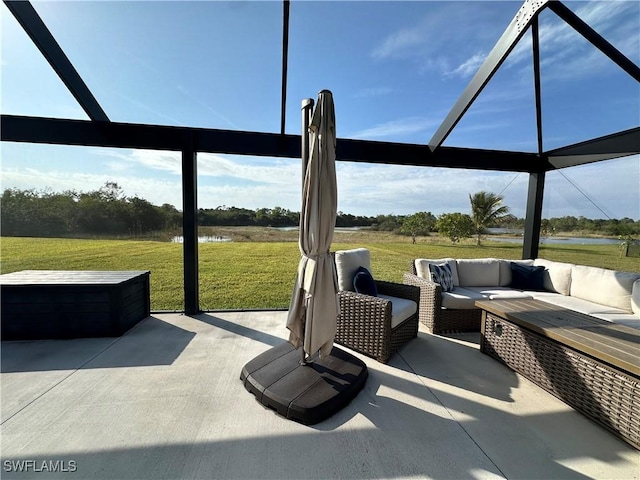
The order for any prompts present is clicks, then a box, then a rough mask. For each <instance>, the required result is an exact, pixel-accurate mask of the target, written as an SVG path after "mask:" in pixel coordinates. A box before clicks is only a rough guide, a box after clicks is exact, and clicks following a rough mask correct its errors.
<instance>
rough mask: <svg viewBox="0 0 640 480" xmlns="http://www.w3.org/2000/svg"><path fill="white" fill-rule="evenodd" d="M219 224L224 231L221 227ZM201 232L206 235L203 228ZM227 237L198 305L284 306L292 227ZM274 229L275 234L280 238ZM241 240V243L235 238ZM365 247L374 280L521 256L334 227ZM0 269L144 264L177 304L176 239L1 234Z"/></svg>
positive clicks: (581, 250) (292, 255) (580, 254)
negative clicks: (423, 264) (430, 263)
mask: <svg viewBox="0 0 640 480" xmlns="http://www.w3.org/2000/svg"><path fill="white" fill-rule="evenodd" d="M223 230H224V231H223ZM207 234H210V233H209V232H207ZM214 234H218V235H224V236H235V237H236V238H234V241H233V242H227V243H204V244H200V246H199V250H198V257H199V273H200V306H201V308H202V309H203V310H215V309H261V308H287V307H288V304H289V299H290V296H291V290H292V288H293V280H294V277H295V273H296V270H297V267H298V260H299V259H300V252H299V250H298V244H297V241H296V239H297V233H295V232H284V233H282V234H276V233H274V232H273V231H271V229H260V228H255V229H246V228H238V229H231V230H229V229H218V231H216V232H215V233H214ZM278 235H280V236H278ZM240 238H244V241H239V240H240ZM356 247H366V248H368V249H369V250H370V251H371V258H372V270H373V274H374V276H375V277H376V278H379V279H381V280H389V281H401V279H402V274H403V272H405V271H407V267H408V265H409V262H410V261H411V259H413V258H441V257H454V258H479V257H495V258H505V259H519V258H521V252H522V247H521V246H520V245H518V244H509V243H499V242H491V241H486V242H485V244H484V245H483V246H482V247H476V246H475V245H474V244H473V242H472V241H468V242H467V243H463V244H461V245H451V244H450V243H449V242H448V241H447V240H442V239H439V238H438V237H429V238H419V239H418V243H417V244H415V245H413V244H411V240H410V239H409V238H406V237H399V236H397V235H393V234H390V233H382V232H366V231H363V232H358V233H339V234H337V235H336V237H335V241H334V243H333V245H332V250H343V249H348V248H356ZM539 256H540V257H542V258H546V259H549V260H556V261H562V262H569V263H576V264H582V265H592V266H598V267H604V268H611V269H615V270H623V271H630V272H640V259H638V258H625V257H622V258H621V257H620V250H619V247H618V245H544V246H541V248H540V254H539ZM0 262H1V267H0V271H1V273H10V272H14V271H18V270H150V271H151V308H152V310H182V309H183V301H184V294H183V286H182V245H181V244H179V243H170V242H159V241H147V240H102V239H101V240H91V239H59V238H13V237H3V238H2V240H1V243H0Z"/></svg>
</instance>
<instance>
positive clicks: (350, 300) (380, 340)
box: [334, 248, 420, 363]
mask: <svg viewBox="0 0 640 480" xmlns="http://www.w3.org/2000/svg"><path fill="white" fill-rule="evenodd" d="M334 255H335V256H336V270H337V273H338V285H339V288H340V291H339V292H338V301H339V304H340V316H339V317H338V322H337V326H336V336H335V342H336V343H338V344H340V345H344V346H345V347H348V348H351V349H352V350H355V351H357V352H360V353H363V354H365V355H368V356H370V357H373V358H375V359H376V360H378V361H379V362H382V363H386V362H387V361H388V359H389V357H390V356H391V354H392V353H393V352H395V351H396V350H398V348H400V347H401V346H402V345H404V344H405V343H407V342H408V341H409V340H411V339H412V338H415V337H416V336H417V335H418V310H419V305H418V304H419V301H420V289H419V288H416V287H413V286H411V285H403V284H400V283H392V282H384V281H380V280H376V281H375V284H376V287H377V290H378V295H379V296H376V297H373V296H369V295H365V294H362V293H356V292H355V291H352V289H353V286H352V285H353V275H354V271H355V270H357V268H358V267H359V266H363V267H365V268H367V269H368V270H369V271H370V268H371V267H370V261H369V251H368V250H366V249H363V248H361V249H355V250H343V251H339V252H335V254H334ZM349 287H351V288H349ZM390 297H391V298H390ZM394 298H396V299H397V300H398V301H397V302H396V305H400V304H401V303H402V304H407V302H400V301H399V300H400V299H405V300H410V301H411V302H415V306H414V308H415V313H411V314H410V315H409V316H408V318H406V319H404V320H401V321H400V322H399V323H398V322H397V319H393V320H394V321H393V322H392V318H393V314H394V311H393V310H394ZM400 318H402V317H400ZM395 323H398V324H397V325H395V326H394V324H395Z"/></svg>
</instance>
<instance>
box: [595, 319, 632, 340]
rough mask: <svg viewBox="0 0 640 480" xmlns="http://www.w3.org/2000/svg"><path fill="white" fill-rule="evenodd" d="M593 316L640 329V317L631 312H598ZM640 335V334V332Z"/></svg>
mask: <svg viewBox="0 0 640 480" xmlns="http://www.w3.org/2000/svg"><path fill="white" fill-rule="evenodd" d="M593 316H594V317H596V318H599V319H601V320H606V321H607V322H611V323H615V324H616V325H625V326H627V327H631V328H637V329H638V330H640V317H639V316H637V315H632V314H631V313H617V314H613V313H596V314H595V315H593ZM638 335H640V332H639V333H638ZM639 340H640V339H639Z"/></svg>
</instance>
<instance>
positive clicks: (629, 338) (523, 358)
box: [479, 302, 640, 449]
mask: <svg viewBox="0 0 640 480" xmlns="http://www.w3.org/2000/svg"><path fill="white" fill-rule="evenodd" d="M540 303H542V302H540ZM545 305H546V304H545ZM479 306H480V307H481V308H483V305H480V304H479ZM487 308H488V306H487ZM492 310H495V308H492ZM550 312H552V315H555V318H556V319H560V318H561V317H562V314H563V312H562V311H561V310H560V311H559V310H558V309H557V308H556V309H554V310H553V311H551V310H550V309H549V310H546V311H545V312H544V313H543V314H541V317H543V318H544V315H545V314H546V315H550ZM567 312H569V311H567ZM534 313H535V311H534V310H533V309H529V310H526V311H524V312H523V313H522V315H518V313H514V312H513V311H511V312H509V313H508V314H507V313H505V314H503V315H498V314H496V313H492V312H488V311H486V310H484V311H483V318H482V341H481V351H482V352H484V353H486V354H488V355H490V356H492V357H494V358H496V359H498V360H499V361H501V362H503V363H505V364H506V365H507V366H509V367H510V368H512V369H513V370H515V371H516V372H518V373H520V374H522V375H524V376H525V377H527V378H528V379H530V380H531V381H533V382H534V383H536V384H537V385H539V386H540V387H542V388H544V389H545V390H547V391H548V392H550V393H551V394H553V395H555V396H556V397H558V398H559V399H561V400H562V401H564V402H565V403H567V404H568V405H570V406H571V407H573V408H575V409H576V410H577V411H579V412H581V413H582V414H584V415H585V416H587V417H588V418H590V419H591V420H594V421H595V422H597V423H599V424H600V425H602V426H603V427H605V428H607V429H608V430H610V431H611V432H613V433H615V434H616V435H618V436H619V437H620V438H622V439H623V440H625V441H626V442H628V443H629V444H631V445H633V446H634V447H635V448H637V449H640V377H639V376H638V375H636V373H635V372H633V371H629V370H627V369H626V368H622V367H620V366H616V365H613V364H612V363H609V362H607V361H604V360H602V359H598V358H595V357H594V355H591V354H589V353H586V352H584V351H580V350H579V349H576V348H574V347H575V345H574V346H568V345H566V344H563V342H562V341H558V340H556V339H553V338H550V337H549V336H548V335H545V334H544V333H541V332H540V331H539V330H540V326H539V325H531V327H532V328H527V321H526V320H523V318H526V317H527V315H533V314H534ZM574 314H575V312H571V314H570V316H569V318H570V321H572V322H573V323H574V325H572V326H571V327H567V328H566V330H567V332H568V333H567V335H569V336H572V335H576V336H578V335H580V334H581V333H582V332H585V333H586V334H585V338H588V339H589V340H590V341H593V338H594V337H596V336H597V335H602V336H606V337H607V340H608V341H611V342H613V343H616V342H620V343H619V344H617V343H616V346H619V345H626V350H627V352H626V353H628V354H629V355H630V356H631V358H632V357H633V356H634V355H637V352H640V350H638V348H639V347H638V343H637V342H638V339H639V335H640V332H634V331H633V329H628V331H626V329H625V328H624V327H616V326H611V325H610V326H611V327H613V328H614V330H613V331H614V332H615V333H614V335H613V336H610V334H611V331H607V332H608V334H609V335H607V334H606V333H605V330H603V329H604V328H605V327H606V326H599V327H594V326H592V325H588V326H586V325H575V323H576V321H575V319H576V318H577V317H575V315H574ZM505 317H509V318H508V319H507V318H505ZM514 317H515V318H517V322H516V321H514ZM585 317H587V318H585V319H584V321H585V322H587V321H588V319H592V318H593V317H588V316H585ZM557 328H558V327H556V329H557ZM536 330H538V331H536ZM556 333H557V332H554V335H555V334H556ZM621 348H622V347H621ZM622 349H623V350H624V348H622ZM591 353H593V352H591ZM606 353H607V352H606V351H605V352H603V355H602V356H605V357H606ZM637 358H638V357H637V356H636V361H637ZM614 363H620V362H619V359H618V360H615V359H614ZM636 365H637V364H636ZM632 368H633V367H632Z"/></svg>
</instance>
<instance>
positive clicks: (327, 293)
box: [287, 90, 340, 357]
mask: <svg viewBox="0 0 640 480" xmlns="http://www.w3.org/2000/svg"><path fill="white" fill-rule="evenodd" d="M307 133H308V135H310V139H309V140H310V141H309V145H310V147H309V161H308V164H307V168H306V172H305V176H304V184H303V189H302V210H301V212H300V239H299V245H300V253H301V254H302V258H301V259H300V264H299V266H298V274H297V277H296V282H295V287H294V290H293V294H292V296H291V304H290V307H289V314H288V317H287V328H288V329H289V330H290V335H289V342H290V343H291V344H292V345H293V347H294V348H296V349H297V348H299V347H300V346H303V347H304V351H305V352H306V353H307V355H313V354H315V353H316V352H319V354H320V356H321V357H323V356H326V355H329V353H330V352H331V349H332V347H333V339H334V337H335V334H336V319H337V317H338V314H339V313H340V310H339V305H338V299H337V292H338V283H337V276H336V269H335V263H334V261H333V258H332V256H331V253H330V252H329V249H330V247H331V241H332V240H333V232H334V227H335V224H336V215H337V214H336V210H337V208H338V188H337V185H336V166H335V160H336V123H335V110H334V106H333V96H332V94H331V92H330V91H328V90H323V91H321V92H320V93H319V94H318V102H317V104H316V108H315V110H314V112H313V117H312V119H311V124H310V126H309V132H307Z"/></svg>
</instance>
